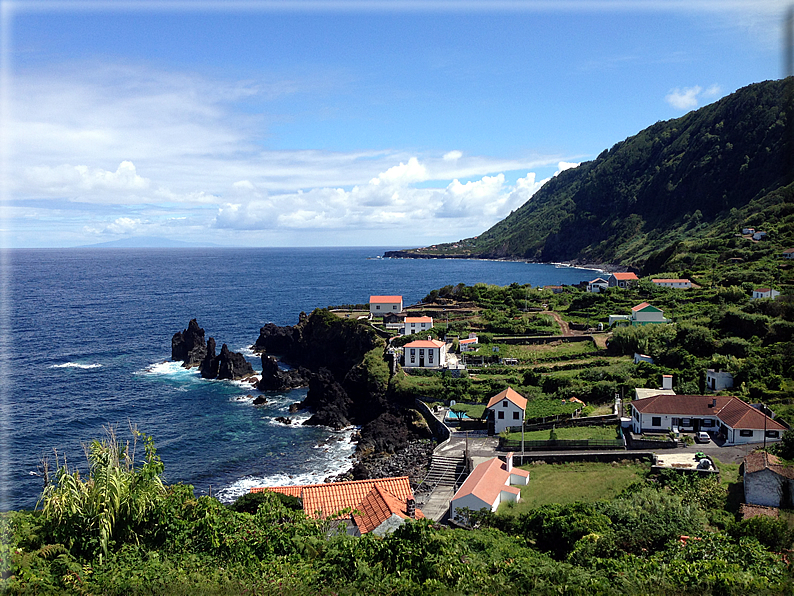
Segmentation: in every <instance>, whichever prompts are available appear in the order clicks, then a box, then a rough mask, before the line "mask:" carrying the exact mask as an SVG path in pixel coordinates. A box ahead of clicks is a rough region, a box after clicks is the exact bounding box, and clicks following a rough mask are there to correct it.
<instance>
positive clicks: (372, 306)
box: [369, 297, 403, 317]
mask: <svg viewBox="0 0 794 596" xmlns="http://www.w3.org/2000/svg"><path fill="white" fill-rule="evenodd" d="M372 298H373V297H370V303H369V312H370V314H371V315H373V316H375V317H382V316H383V315H385V314H386V313H399V312H402V310H403V302H402V299H400V300H398V301H394V302H373V301H372ZM395 298H396V297H395Z"/></svg>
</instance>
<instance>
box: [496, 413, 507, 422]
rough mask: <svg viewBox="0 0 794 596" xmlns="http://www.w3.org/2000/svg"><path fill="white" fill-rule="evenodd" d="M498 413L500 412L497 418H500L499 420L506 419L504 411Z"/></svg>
mask: <svg viewBox="0 0 794 596" xmlns="http://www.w3.org/2000/svg"><path fill="white" fill-rule="evenodd" d="M497 414H498V416H497V418H499V420H504V419H505V413H504V412H497Z"/></svg>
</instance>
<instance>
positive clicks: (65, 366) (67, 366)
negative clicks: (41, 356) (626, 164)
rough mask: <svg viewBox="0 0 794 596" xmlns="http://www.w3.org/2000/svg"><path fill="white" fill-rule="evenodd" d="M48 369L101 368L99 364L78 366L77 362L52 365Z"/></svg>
mask: <svg viewBox="0 0 794 596" xmlns="http://www.w3.org/2000/svg"><path fill="white" fill-rule="evenodd" d="M50 368H84V369H86V368H102V365H101V364H98V363H97V364H80V363H79V362H64V363H63V364H53V365H52V366H50Z"/></svg>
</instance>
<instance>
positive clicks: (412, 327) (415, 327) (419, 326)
mask: <svg viewBox="0 0 794 596" xmlns="http://www.w3.org/2000/svg"><path fill="white" fill-rule="evenodd" d="M432 328H433V320H432V319H431V320H430V321H420V322H418V323H417V322H416V321H411V320H410V319H408V318H406V319H405V330H404V331H403V335H413V334H414V333H419V332H421V331H427V330H429V329H432Z"/></svg>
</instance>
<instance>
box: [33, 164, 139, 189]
mask: <svg viewBox="0 0 794 596" xmlns="http://www.w3.org/2000/svg"><path fill="white" fill-rule="evenodd" d="M24 176H25V178H26V179H27V181H28V183H30V184H35V185H37V186H38V187H40V188H43V189H47V190H50V191H55V192H58V193H60V194H72V193H81V192H84V191H94V190H99V191H107V190H111V191H136V192H137V191H142V190H146V189H147V188H149V180H147V179H146V178H143V177H142V176H139V175H138V172H137V171H136V169H135V164H133V163H132V162H131V161H122V162H121V163H120V164H119V166H118V168H116V171H115V172H111V171H108V170H103V169H102V168H90V167H88V166H86V165H78V166H72V165H69V164H62V165H58V166H55V167H50V166H31V167H28V168H25V171H24Z"/></svg>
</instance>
